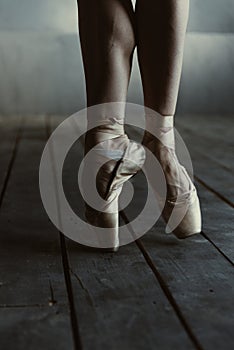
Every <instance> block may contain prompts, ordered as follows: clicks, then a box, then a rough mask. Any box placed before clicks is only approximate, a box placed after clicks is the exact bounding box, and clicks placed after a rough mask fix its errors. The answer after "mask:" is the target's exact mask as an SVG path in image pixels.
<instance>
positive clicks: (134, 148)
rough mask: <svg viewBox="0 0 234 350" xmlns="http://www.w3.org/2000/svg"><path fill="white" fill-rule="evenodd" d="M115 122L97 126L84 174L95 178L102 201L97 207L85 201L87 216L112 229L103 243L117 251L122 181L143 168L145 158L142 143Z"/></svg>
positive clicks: (92, 221) (95, 223)
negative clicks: (116, 125) (130, 138)
mask: <svg viewBox="0 0 234 350" xmlns="http://www.w3.org/2000/svg"><path fill="white" fill-rule="evenodd" d="M113 125H114V123H113V124H108V123H107V124H106V126H104V127H100V128H96V131H95V133H94V136H95V146H94V147H93V148H92V149H91V151H90V152H91V156H90V157H89V160H88V162H86V166H85V168H86V171H85V173H84V176H85V177H86V183H87V182H88V183H89V179H90V183H91V182H93V181H95V184H96V189H97V192H98V194H99V195H100V200H99V203H98V210H97V209H96V208H95V207H92V205H89V204H87V203H86V205H85V217H86V220H87V222H88V223H89V224H91V225H92V226H93V227H94V229H95V227H102V228H108V229H109V230H108V234H107V235H106V236H105V237H104V241H102V242H101V246H102V247H104V248H113V249H114V250H117V248H118V244H119V239H118V226H119V206H118V199H119V196H120V194H121V191H122V188H123V184H124V183H125V182H126V181H127V180H128V179H130V178H131V177H132V176H134V175H135V174H136V173H137V172H138V171H140V170H141V168H142V166H143V164H144V161H145V150H144V147H143V146H142V145H141V144H138V143H137V142H135V141H131V140H129V138H128V137H127V135H126V134H124V133H123V134H122V132H123V131H122V130H121V129H120V130H118V127H117V129H115V128H114V127H113ZM113 131H115V133H113ZM97 132H98V134H97ZM98 140H101V142H98ZM94 177H95V179H94ZM88 190H89V189H88ZM91 196H92V193H91ZM101 239H102V238H101Z"/></svg>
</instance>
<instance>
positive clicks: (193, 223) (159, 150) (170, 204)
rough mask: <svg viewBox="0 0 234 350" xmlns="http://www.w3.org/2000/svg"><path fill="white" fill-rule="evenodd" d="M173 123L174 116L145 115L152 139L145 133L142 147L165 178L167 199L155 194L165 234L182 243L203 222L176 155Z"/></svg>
mask: <svg viewBox="0 0 234 350" xmlns="http://www.w3.org/2000/svg"><path fill="white" fill-rule="evenodd" d="M173 119H174V118H173V116H162V115H160V114H159V113H157V112H156V113H155V114H152V115H151V114H147V115H146V127H147V130H154V135H155V136H153V135H152V134H150V133H149V132H147V131H146V132H145V135H144V139H143V144H144V145H145V146H146V147H147V148H148V149H149V150H150V151H151V152H152V153H153V154H154V155H155V157H156V158H157V159H158V161H159V163H160V165H161V167H162V170H163V172H164V175H165V179H166V184H167V195H166V199H162V198H160V197H159V196H158V195H157V193H156V197H157V199H158V203H159V207H160V208H161V210H162V217H163V219H164V221H165V223H166V230H165V232H166V233H173V234H174V235H175V236H176V237H177V238H179V239H184V238H187V237H190V236H191V235H194V234H196V233H200V232H201V226H202V220H201V210H200V202H199V198H198V195H197V190H196V188H195V186H194V184H193V182H192V180H191V178H190V176H189V175H188V173H187V171H186V169H185V168H184V167H183V166H182V165H181V164H180V163H179V160H178V158H177V156H176V153H175V138H174V127H173ZM152 176H153V174H151V175H150V177H151V178H152ZM153 180H154V181H155V179H153Z"/></svg>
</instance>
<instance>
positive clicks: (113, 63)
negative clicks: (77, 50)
mask: <svg viewBox="0 0 234 350" xmlns="http://www.w3.org/2000/svg"><path fill="white" fill-rule="evenodd" d="M78 15H79V17H78V20H79V34H80V42H81V49H82V56H83V63H84V69H85V78H86V91H87V105H88V106H91V105H95V104H99V103H104V102H121V101H123V102H124V101H125V100H126V95H127V88H128V84H129V78H130V72H131V65H132V55H133V51H134V48H135V35H134V28H133V16H134V12H133V8H132V3H131V0H78ZM120 116H121V117H122V116H123V114H122V111H120Z"/></svg>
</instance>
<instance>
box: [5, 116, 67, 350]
mask: <svg viewBox="0 0 234 350" xmlns="http://www.w3.org/2000/svg"><path fill="white" fill-rule="evenodd" d="M29 122H30V120H28V121H27V122H26V124H25V128H24V130H23V135H24V137H25V138H22V139H21V140H20V141H19V143H18V148H17V152H16V156H15V160H14V163H13V165H12V169H11V174H10V177H9V181H8V184H7V188H6V191H5V196H4V198H3V202H2V207H1V212H0V225H1V236H0V255H1V260H2V263H1V265H0V275H1V288H0V306H1V308H0V326H1V329H2V332H1V343H2V344H8V346H7V348H8V349H26V348H27V349H30V348H33V349H41V348H43V344H46V342H47V343H48V346H49V347H48V348H50V349H69V348H72V336H71V330H70V319H69V307H68V302H67V294H66V288H65V283H64V277H63V269H62V264H61V256H60V247H59V240H58V234H57V232H56V230H55V229H54V227H53V225H52V224H51V223H50V222H49V220H48V217H47V215H46V213H45V211H44V209H43V205H42V202H41V199H40V194H39V187H38V170H39V161H40V156H41V152H42V150H43V147H44V145H45V141H46V138H45V130H44V126H41V129H42V130H43V132H42V133H41V132H38V127H39V125H37V127H36V131H35V133H34V134H33V135H32V134H31V132H30V130H29V129H30V124H28V123H29ZM42 123H43V120H42ZM27 127H28V129H27ZM30 135H31V136H32V138H31V136H30ZM16 324H17V325H21V326H24V328H23V329H22V328H20V327H16ZM42 332H43V333H42ZM9 334H11V335H14V336H12V337H11V338H9ZM32 335H33V336H34V339H33V340H32ZM17 340H18V342H17V344H16V341H17Z"/></svg>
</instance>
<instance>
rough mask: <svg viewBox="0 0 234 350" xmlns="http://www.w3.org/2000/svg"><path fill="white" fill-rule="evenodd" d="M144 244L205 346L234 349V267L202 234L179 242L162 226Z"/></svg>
mask: <svg viewBox="0 0 234 350" xmlns="http://www.w3.org/2000/svg"><path fill="white" fill-rule="evenodd" d="M143 243H144V247H145V249H146V251H147V253H148V254H149V256H150V259H151V260H152V262H153V264H154V265H155V266H156V268H157V270H158V271H159V273H160V274H161V276H162V278H163V280H164V281H165V283H166V285H167V288H168V289H169V290H170V292H171V294H172V295H173V298H174V300H175V301H176V303H177V305H178V307H179V308H180V310H181V312H182V314H183V315H184V317H185V318H186V320H187V321H188V323H189V325H190V327H191V329H192V330H193V333H194V334H195V336H196V337H197V339H198V340H199V342H200V343H201V344H202V346H203V347H204V349H207V350H208V349H214V347H216V348H218V349H225V350H231V349H233V347H234V336H233V322H234V305H233V297H234V270H233V266H232V265H231V264H230V263H229V262H228V261H227V260H226V259H225V258H224V257H223V256H222V255H221V254H220V253H219V252H218V251H217V250H216V249H215V248H214V247H213V246H212V245H211V244H210V243H209V242H208V241H207V240H206V239H204V238H203V237H202V236H199V235H197V236H196V237H195V236H194V237H191V238H189V239H187V240H185V241H178V240H177V239H176V238H175V237H173V236H168V237H167V236H165V235H163V234H162V226H161V227H160V226H158V227H157V228H154V229H152V230H151V232H150V233H149V234H147V235H146V236H145V237H144V239H143Z"/></svg>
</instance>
